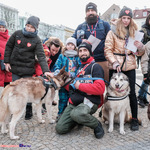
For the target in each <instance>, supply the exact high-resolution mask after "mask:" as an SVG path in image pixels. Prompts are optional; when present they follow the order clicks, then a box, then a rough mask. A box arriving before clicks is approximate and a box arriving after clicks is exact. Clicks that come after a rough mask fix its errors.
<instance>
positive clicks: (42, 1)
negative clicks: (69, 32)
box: [0, 0, 150, 29]
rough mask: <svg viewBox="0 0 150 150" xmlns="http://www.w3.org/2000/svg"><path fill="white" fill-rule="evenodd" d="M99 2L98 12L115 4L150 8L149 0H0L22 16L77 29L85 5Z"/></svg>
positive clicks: (83, 16) (82, 18) (83, 18)
mask: <svg viewBox="0 0 150 150" xmlns="http://www.w3.org/2000/svg"><path fill="white" fill-rule="evenodd" d="M89 2H93V3H95V4H97V9H98V13H101V14H103V13H104V12H105V11H106V10H107V9H108V8H110V7H111V6H112V5H113V4H116V5H119V6H120V8H122V7H123V6H127V7H130V8H131V9H133V10H134V9H135V8H136V7H138V8H139V9H144V7H145V6H146V7H147V8H150V2H149V0H0V3H1V4H4V5H7V6H9V7H12V8H15V9H17V10H18V11H19V15H20V16H26V17H29V15H35V16H38V17H39V18H40V20H41V21H42V22H45V23H47V24H50V25H64V26H67V27H69V28H72V29H76V28H77V26H78V25H79V24H81V23H82V22H84V20H85V6H86V4H88V3H89Z"/></svg>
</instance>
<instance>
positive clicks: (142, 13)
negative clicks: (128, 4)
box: [133, 8, 150, 19]
mask: <svg viewBox="0 0 150 150" xmlns="http://www.w3.org/2000/svg"><path fill="white" fill-rule="evenodd" d="M149 13H150V8H146V9H136V10H133V19H142V18H146V17H147V16H148V14H149Z"/></svg>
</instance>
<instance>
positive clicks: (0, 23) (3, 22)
mask: <svg viewBox="0 0 150 150" xmlns="http://www.w3.org/2000/svg"><path fill="white" fill-rule="evenodd" d="M0 25H1V26H4V27H5V28H6V26H7V23H6V21H4V20H0Z"/></svg>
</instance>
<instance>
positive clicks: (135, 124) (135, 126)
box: [131, 118, 139, 131]
mask: <svg viewBox="0 0 150 150" xmlns="http://www.w3.org/2000/svg"><path fill="white" fill-rule="evenodd" d="M131 130H132V131H136V130H139V121H138V119H136V118H132V120H131Z"/></svg>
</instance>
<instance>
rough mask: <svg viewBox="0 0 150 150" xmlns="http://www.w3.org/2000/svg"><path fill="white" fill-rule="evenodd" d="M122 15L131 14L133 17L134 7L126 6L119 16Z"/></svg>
mask: <svg viewBox="0 0 150 150" xmlns="http://www.w3.org/2000/svg"><path fill="white" fill-rule="evenodd" d="M122 16H129V17H131V18H132V17H133V13H132V9H130V8H128V7H126V6H124V7H123V8H122V9H121V11H120V13H119V18H121V17H122Z"/></svg>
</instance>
